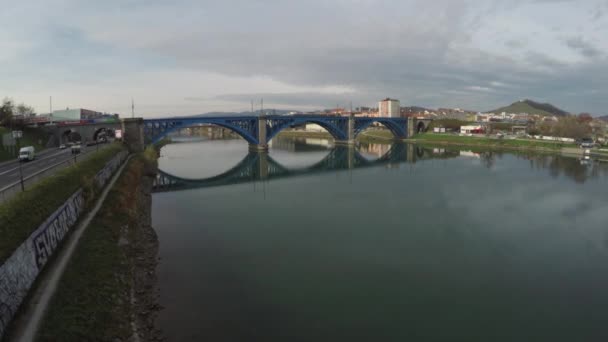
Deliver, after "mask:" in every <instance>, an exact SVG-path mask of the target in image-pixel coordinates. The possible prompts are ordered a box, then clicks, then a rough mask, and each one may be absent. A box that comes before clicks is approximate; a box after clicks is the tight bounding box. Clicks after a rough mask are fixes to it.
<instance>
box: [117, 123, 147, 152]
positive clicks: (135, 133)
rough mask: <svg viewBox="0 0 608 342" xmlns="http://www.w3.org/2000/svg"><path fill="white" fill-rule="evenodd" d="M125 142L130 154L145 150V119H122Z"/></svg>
mask: <svg viewBox="0 0 608 342" xmlns="http://www.w3.org/2000/svg"><path fill="white" fill-rule="evenodd" d="M121 125H122V135H123V141H124V143H125V144H126V145H127V148H128V149H129V152H131V153H136V152H142V151H143V150H144V119H143V118H134V119H122V120H121Z"/></svg>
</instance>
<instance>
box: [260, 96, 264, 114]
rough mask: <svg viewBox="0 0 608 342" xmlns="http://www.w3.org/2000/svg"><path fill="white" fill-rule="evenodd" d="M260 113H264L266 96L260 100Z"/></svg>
mask: <svg viewBox="0 0 608 342" xmlns="http://www.w3.org/2000/svg"><path fill="white" fill-rule="evenodd" d="M260 108H261V110H260V115H264V98H262V100H261V101H260Z"/></svg>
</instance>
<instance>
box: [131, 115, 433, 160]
mask: <svg viewBox="0 0 608 342" xmlns="http://www.w3.org/2000/svg"><path fill="white" fill-rule="evenodd" d="M308 123H313V124H317V125H319V126H321V127H323V128H325V129H326V130H327V131H328V132H329V134H331V135H332V136H333V138H334V139H335V141H336V144H338V145H352V144H354V142H355V138H356V137H357V135H358V134H359V133H361V132H362V131H363V130H365V129H366V128H368V127H370V126H371V125H372V124H374V123H378V124H381V125H383V126H385V127H386V128H388V129H389V130H390V131H391V132H392V133H393V135H394V136H395V138H396V139H405V138H407V137H408V136H411V135H412V134H414V133H415V132H416V131H422V130H426V128H427V127H428V123H429V121H428V120H416V119H414V118H407V119H406V118H386V117H380V118H375V117H355V116H352V115H350V116H330V115H270V116H265V115H264V116H225V117H205V116H203V117H185V118H165V119H146V120H143V135H144V142H145V144H151V143H152V144H153V143H156V142H158V141H160V140H161V139H162V138H163V137H165V136H166V135H167V134H169V133H171V132H174V131H178V130H180V129H183V128H188V127H195V126H200V125H206V124H212V125H217V126H220V127H223V128H227V129H229V130H232V131H234V132H235V133H237V134H238V135H240V136H241V137H243V139H245V140H246V141H247V142H248V143H249V149H250V151H252V152H261V151H267V150H268V142H269V141H270V140H271V139H272V138H273V137H275V136H276V135H277V134H278V133H279V132H281V131H282V130H284V129H286V128H290V127H296V126H302V125H305V124H308Z"/></svg>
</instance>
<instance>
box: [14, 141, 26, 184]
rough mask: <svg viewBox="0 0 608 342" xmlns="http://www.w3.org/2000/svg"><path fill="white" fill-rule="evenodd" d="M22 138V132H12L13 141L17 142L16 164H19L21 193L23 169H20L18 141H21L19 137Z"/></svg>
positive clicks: (19, 146)
mask: <svg viewBox="0 0 608 342" xmlns="http://www.w3.org/2000/svg"><path fill="white" fill-rule="evenodd" d="M22 136H23V132H21V131H13V139H15V141H16V142H17V158H18V162H19V179H20V182H21V191H22V192H23V191H25V186H24V185H23V169H22V167H21V153H20V152H19V150H20V149H21V144H20V143H19V140H20V139H21V137H22Z"/></svg>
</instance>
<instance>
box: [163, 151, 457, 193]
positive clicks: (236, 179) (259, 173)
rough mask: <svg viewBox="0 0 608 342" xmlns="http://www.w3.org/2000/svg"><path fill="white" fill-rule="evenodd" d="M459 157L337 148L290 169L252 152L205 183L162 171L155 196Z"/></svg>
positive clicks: (265, 154)
mask: <svg viewBox="0 0 608 342" xmlns="http://www.w3.org/2000/svg"><path fill="white" fill-rule="evenodd" d="M458 155H459V153H455V154H450V153H444V154H442V155H441V156H437V155H435V154H433V153H432V152H431V151H430V150H427V149H423V148H421V147H418V146H414V145H412V144H404V143H395V144H392V145H391V148H390V149H389V150H388V152H386V153H385V154H384V155H383V156H382V157H380V158H378V159H375V160H368V159H366V158H365V157H363V156H362V155H361V154H360V153H359V152H358V151H357V150H356V149H354V148H349V147H347V146H336V147H334V148H333V149H332V150H330V152H329V153H328V154H327V156H325V158H323V159H322V160H321V161H319V162H318V163H316V164H314V165H311V166H309V167H305V168H298V169H290V168H288V167H285V166H283V165H281V164H280V163H278V162H277V161H275V160H274V159H273V158H272V157H270V156H269V155H268V153H256V152H250V153H249V154H247V155H246V156H245V158H243V160H241V161H240V162H239V163H238V164H237V165H235V166H234V167H233V168H231V169H229V170H227V171H225V172H223V173H221V174H219V175H216V176H213V177H209V178H204V179H187V178H182V177H178V176H175V175H172V174H169V173H167V172H164V171H162V170H159V173H158V174H157V176H156V179H155V181H154V184H153V192H170V191H179V190H187V189H194V188H206V187H215V186H224V185H232V184H241V183H247V182H255V181H266V180H268V181H270V180H273V179H280V178H288V177H297V176H301V175H308V174H317V173H325V172H332V171H341V170H352V169H358V168H365V167H374V166H381V165H386V166H392V165H398V164H402V163H415V162H416V161H417V160H422V159H434V158H450V157H455V156H458Z"/></svg>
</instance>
